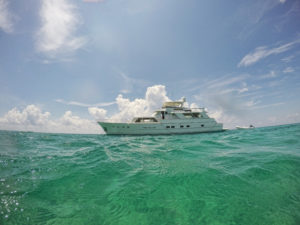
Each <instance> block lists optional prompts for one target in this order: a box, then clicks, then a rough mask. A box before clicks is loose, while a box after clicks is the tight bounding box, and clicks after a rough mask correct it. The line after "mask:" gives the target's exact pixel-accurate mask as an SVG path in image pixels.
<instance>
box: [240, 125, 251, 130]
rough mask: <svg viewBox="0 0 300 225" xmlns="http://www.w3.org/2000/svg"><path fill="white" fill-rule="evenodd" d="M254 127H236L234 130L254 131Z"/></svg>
mask: <svg viewBox="0 0 300 225" xmlns="http://www.w3.org/2000/svg"><path fill="white" fill-rule="evenodd" d="M254 128H255V126H253V125H249V127H239V126H236V129H238V130H246V129H254Z"/></svg>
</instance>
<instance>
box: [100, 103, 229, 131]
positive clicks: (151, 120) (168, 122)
mask: <svg viewBox="0 0 300 225" xmlns="http://www.w3.org/2000/svg"><path fill="white" fill-rule="evenodd" d="M184 103H185V99H183V100H182V101H172V102H165V103H164V104H163V106H162V108H161V109H159V110H156V111H155V112H154V113H153V115H152V116H149V117H134V118H133V119H132V121H131V122H128V123H112V122H98V123H99V125H100V126H101V127H102V128H103V130H104V131H105V133H106V134H115V135H152V134H190V133H202V132H217V131H224V129H223V124H222V123H217V122H216V120H215V119H213V118H210V117H209V116H208V115H207V112H206V111H205V110H204V108H187V107H184Z"/></svg>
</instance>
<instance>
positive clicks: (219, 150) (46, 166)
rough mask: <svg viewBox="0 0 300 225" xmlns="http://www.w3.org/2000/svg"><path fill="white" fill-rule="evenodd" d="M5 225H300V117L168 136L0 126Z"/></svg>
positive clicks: (0, 198) (0, 208)
mask: <svg viewBox="0 0 300 225" xmlns="http://www.w3.org/2000/svg"><path fill="white" fill-rule="evenodd" d="M0 224H1V225H6V224H18V225H19V224H20V225H25V224H57V225H63V224H72V225H73V224H88V225H90V224H104V225H110V224H111V225H114V224H116V225H117V224H120V225H121V224H124V225H135V224H139V225H143V224H157V225H164V224H170V225H174V224H180V225H183V224H201V225H202V224H203V225H205V224H214V225H220V224H224V225H234V224H236V225H243V224H251V225H263V224H265V225H277V224H278V225H284V224H295V225H299V224H300V124H293V125H283V126H274V127H265V128H256V129H253V130H228V131H226V132H222V133H205V134H193V135H170V136H106V135H70V134H46V133H31V132H12V131H0Z"/></svg>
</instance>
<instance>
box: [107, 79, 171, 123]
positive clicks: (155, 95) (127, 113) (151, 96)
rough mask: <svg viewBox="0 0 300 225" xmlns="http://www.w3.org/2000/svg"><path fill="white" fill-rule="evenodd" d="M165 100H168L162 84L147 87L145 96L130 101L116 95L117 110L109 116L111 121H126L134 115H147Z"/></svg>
mask: <svg viewBox="0 0 300 225" xmlns="http://www.w3.org/2000/svg"><path fill="white" fill-rule="evenodd" d="M166 101H170V99H169V98H168V97H167V92H166V87H165V86H164V85H154V86H152V87H148V88H147V91H146V94H145V98H144V99H143V98H136V99H134V100H133V101H130V100H129V99H128V98H124V97H123V95H118V97H117V98H116V103H117V105H118V109H119V112H118V113H116V114H114V115H113V116H111V117H110V118H109V120H111V121H128V120H129V119H132V118H133V117H135V116H147V115H151V113H152V112H153V111H154V110H155V109H157V108H160V107H161V106H162V104H163V103H164V102H166Z"/></svg>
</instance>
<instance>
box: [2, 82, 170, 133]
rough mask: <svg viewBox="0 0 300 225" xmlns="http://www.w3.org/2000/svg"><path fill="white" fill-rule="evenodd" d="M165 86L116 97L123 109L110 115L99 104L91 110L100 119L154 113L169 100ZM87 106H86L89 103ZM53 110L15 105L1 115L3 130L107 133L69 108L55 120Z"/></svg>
mask: <svg viewBox="0 0 300 225" xmlns="http://www.w3.org/2000/svg"><path fill="white" fill-rule="evenodd" d="M169 100H170V99H169V98H168V97H167V92H166V89H165V86H163V85H154V86H152V87H148V88H147V91H146V94H145V98H144V99H142V98H140V99H139V98H136V99H134V100H133V101H130V100H129V99H127V98H124V97H123V96H122V95H118V97H117V98H116V104H117V106H118V109H119V112H118V113H116V114H114V115H112V116H111V117H108V116H107V111H106V110H105V109H101V108H98V107H89V108H88V112H89V113H90V115H91V116H93V117H94V119H96V120H109V121H123V122H125V121H128V120H129V119H132V118H133V117H134V116H141V115H151V114H152V112H153V110H155V109H157V108H160V107H161V106H162V104H163V103H164V102H165V101H169ZM85 106H86V105H85ZM50 115H51V114H50V113H49V112H42V110H41V109H40V108H39V107H38V106H35V105H28V106H27V107H26V108H25V109H23V110H18V109H16V108H13V109H12V110H10V111H9V112H8V113H6V114H5V115H4V116H3V117H2V118H0V127H1V129H8V130H25V131H37V132H55V133H103V130H102V129H101V128H100V126H99V125H98V124H97V123H96V121H95V120H89V119H83V118H80V117H78V116H75V115H73V113H72V112H71V111H67V112H65V113H64V115H63V116H62V117H60V118H58V119H51V118H50Z"/></svg>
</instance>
